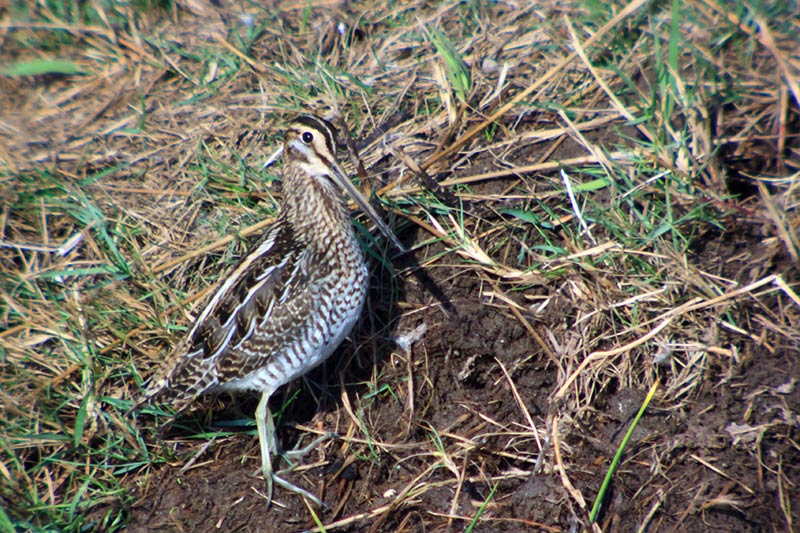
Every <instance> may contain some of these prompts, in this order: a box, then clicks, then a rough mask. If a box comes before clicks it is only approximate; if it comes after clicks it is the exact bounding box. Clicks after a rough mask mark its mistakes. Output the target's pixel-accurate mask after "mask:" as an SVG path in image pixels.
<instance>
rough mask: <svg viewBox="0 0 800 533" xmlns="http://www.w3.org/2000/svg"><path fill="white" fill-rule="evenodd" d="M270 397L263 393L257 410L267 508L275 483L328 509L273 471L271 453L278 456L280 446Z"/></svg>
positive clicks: (314, 497)
mask: <svg viewBox="0 0 800 533" xmlns="http://www.w3.org/2000/svg"><path fill="white" fill-rule="evenodd" d="M269 396H270V395H269V393H268V392H264V393H262V394H261V401H260V402H258V407H257V408H256V428H257V429H258V442H259V444H260V446H261V473H262V474H263V475H264V479H265V480H266V482H267V507H269V505H270V503H272V484H273V482H274V483H277V484H278V485H280V486H281V487H283V488H284V489H286V490H289V491H291V492H295V493H297V494H299V495H301V496H303V497H305V498H308V499H309V500H311V501H312V502H314V503H315V504H317V505H318V506H320V507H327V506H326V505H325V504H324V503H323V502H322V500H320V499H319V498H317V497H316V496H314V495H313V494H311V493H310V492H308V491H307V490H305V489H302V488H300V487H298V486H296V485H293V484H291V483H289V482H288V481H286V480H285V479H283V478H281V477H279V476H278V475H276V474H275V472H274V471H273V470H272V459H271V458H270V452H273V453H276V454H277V450H278V446H277V442H276V440H275V424H274V423H273V421H272V413H270V412H269Z"/></svg>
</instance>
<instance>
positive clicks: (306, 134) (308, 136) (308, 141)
mask: <svg viewBox="0 0 800 533" xmlns="http://www.w3.org/2000/svg"><path fill="white" fill-rule="evenodd" d="M313 140H314V135H312V134H311V132H308V131H306V132H303V142H304V143H306V144H311V141H313Z"/></svg>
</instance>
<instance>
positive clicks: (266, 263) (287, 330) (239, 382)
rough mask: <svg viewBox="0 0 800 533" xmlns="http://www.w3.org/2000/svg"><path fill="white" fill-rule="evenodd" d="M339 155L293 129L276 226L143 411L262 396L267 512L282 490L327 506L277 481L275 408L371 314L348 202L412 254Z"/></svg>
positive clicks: (327, 132)
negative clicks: (286, 390)
mask: <svg viewBox="0 0 800 533" xmlns="http://www.w3.org/2000/svg"><path fill="white" fill-rule="evenodd" d="M337 150H338V144H337V135H336V130H335V129H334V127H333V126H332V125H331V123H330V122H328V121H327V120H325V119H323V118H321V117H319V116H316V115H301V116H299V117H298V118H296V119H295V120H294V121H292V122H291V123H290V124H289V126H288V128H287V131H286V134H285V138H284V142H283V146H282V154H283V160H284V165H283V170H282V197H281V199H280V200H279V205H278V214H277V217H276V220H275V223H274V224H273V225H272V226H271V227H269V228H268V229H267V230H266V231H265V232H264V234H263V235H262V236H261V237H260V238H259V240H258V241H257V242H256V243H255V245H254V246H253V247H252V248H251V249H250V251H249V252H248V253H247V254H246V255H245V256H244V257H243V258H242V259H241V260H240V261H239V263H238V264H237V265H236V266H235V267H233V269H232V270H231V271H230V273H229V274H228V275H227V276H226V277H224V278H223V281H222V282H221V285H220V286H219V288H218V289H217V290H216V292H215V293H214V294H213V296H212V297H211V298H210V299H209V300H208V302H207V303H206V305H205V307H204V308H203V311H202V312H201V313H200V314H199V315H198V317H197V319H196V320H195V321H194V324H193V325H192V327H191V328H190V329H189V330H188V331H187V332H186V334H185V335H184V336H183V337H182V338H181V340H180V341H179V342H178V343H177V344H176V345H175V346H174V348H173V349H172V351H171V352H170V354H169V355H168V357H167V358H166V360H165V362H164V365H163V367H162V368H161V369H160V370H159V371H158V372H156V373H155V374H154V376H153V377H152V378H151V379H150V380H148V382H146V383H145V384H144V386H143V389H144V393H143V397H142V398H141V399H140V400H139V402H137V405H142V404H144V403H154V402H160V403H162V404H164V403H167V404H168V405H169V406H170V407H171V408H172V409H174V411H175V413H176V414H177V413H180V412H182V411H184V410H185V409H187V408H189V407H190V406H191V405H192V404H193V403H194V402H195V401H196V400H197V399H198V397H200V396H201V395H203V394H206V393H216V392H221V391H229V392H246V391H254V392H258V393H260V394H261V398H260V401H259V403H258V407H257V408H256V412H255V419H256V427H257V432H258V438H259V445H260V450H261V473H262V474H263V476H264V479H265V480H266V483H267V491H266V499H267V506H269V504H270V502H271V501H272V493H273V483H274V484H277V485H280V486H281V487H283V488H284V489H287V490H289V491H291V492H294V493H297V494H300V495H302V496H304V497H306V498H308V499H309V500H311V501H313V502H314V503H315V504H317V505H319V506H321V507H322V506H324V504H323V503H322V501H321V500H320V499H319V498H317V497H316V496H314V495H313V494H311V493H310V492H308V491H307V490H305V489H303V488H301V487H298V486H296V485H293V484H292V483H290V482H288V481H286V480H285V479H283V478H281V477H279V476H278V475H277V473H275V472H274V470H273V466H272V457H273V456H275V455H279V451H278V444H277V440H276V436H275V426H274V422H273V420H272V414H271V412H270V409H269V400H270V397H271V396H272V395H273V394H274V393H275V391H276V390H277V389H278V388H280V387H281V386H283V385H285V384H287V383H289V382H291V381H293V380H295V379H297V378H299V377H301V376H303V375H305V374H306V373H307V372H309V371H310V370H311V369H312V368H314V367H315V366H317V365H319V364H320V363H322V362H323V361H325V360H326V359H327V358H328V357H329V356H330V355H331V354H332V353H333V352H334V350H335V349H336V348H337V347H338V346H339V345H340V344H341V343H342V341H343V340H344V339H345V337H346V336H347V335H349V334H350V332H351V331H352V329H353V327H354V325H355V323H356V322H357V320H358V318H359V316H360V315H361V312H362V310H363V307H364V303H365V301H366V297H367V289H368V278H369V276H368V272H367V264H366V260H365V256H364V252H363V251H362V249H361V246H360V244H359V241H358V240H357V239H356V235H355V232H354V231H353V226H352V223H351V217H350V212H349V209H348V208H347V204H346V200H345V195H346V196H349V197H350V198H352V199H353V200H355V202H356V203H357V204H358V206H359V207H360V208H361V209H362V211H364V212H365V213H366V214H367V216H369V218H370V219H372V221H373V222H374V223H375V225H376V226H377V227H378V229H379V230H380V231H381V233H383V234H384V235H385V236H386V237H387V238H388V239H389V240H390V241H391V242H392V243H393V244H394V246H395V247H397V248H398V250H400V252H401V253H403V252H405V251H406V250H405V248H404V247H403V245H402V243H401V242H400V241H399V240H398V238H397V237H396V236H395V234H394V233H393V232H392V230H391V229H390V228H389V226H388V225H387V224H386V223H384V222H383V221H382V220H381V218H380V217H379V216H378V214H377V213H376V212H375V210H374V209H373V207H372V206H371V205H370V203H369V202H368V201H367V199H366V198H365V197H364V196H363V195H362V194H361V193H360V192H359V191H358V189H357V188H356V187H355V186H354V185H353V184H352V183H351V182H350V180H349V179H348V178H347V176H346V174H345V173H344V171H343V170H342V169H341V167H340V166H339V165H338V163H337V162H336V153H337ZM342 193H344V194H342ZM323 438H324V437H323ZM318 440H319V439H318ZM317 443H318V442H317V441H315V442H314V443H312V445H316V444H317ZM307 448H310V446H309V447H307ZM300 451H301V452H304V451H305V449H304V450H300ZM289 453H290V452H285V453H284V454H282V455H288V454H289Z"/></svg>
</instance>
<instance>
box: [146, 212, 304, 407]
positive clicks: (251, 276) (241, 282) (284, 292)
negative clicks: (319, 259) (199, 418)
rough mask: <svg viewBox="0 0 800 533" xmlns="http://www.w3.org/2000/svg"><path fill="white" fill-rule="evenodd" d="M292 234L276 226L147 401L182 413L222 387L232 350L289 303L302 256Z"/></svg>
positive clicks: (229, 281) (210, 306)
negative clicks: (292, 274)
mask: <svg viewBox="0 0 800 533" xmlns="http://www.w3.org/2000/svg"><path fill="white" fill-rule="evenodd" d="M296 244H297V243H295V242H294V236H293V234H292V232H291V229H290V227H289V226H288V225H286V224H280V223H278V224H276V225H275V226H274V227H273V228H272V229H271V230H270V231H269V232H267V233H266V234H265V235H264V237H262V238H261V240H260V241H259V242H258V243H257V244H256V246H254V247H253V249H252V250H251V251H250V253H248V254H247V256H245V257H244V258H243V259H242V260H241V261H240V262H239V264H238V265H237V266H236V267H235V268H234V269H233V271H232V272H231V273H230V274H228V275H227V276H226V278H225V281H224V282H223V283H222V285H221V286H220V288H219V289H218V290H217V291H216V292H215V294H214V296H213V297H212V298H211V300H210V301H209V302H208V303H207V304H206V306H205V308H204V310H203V312H202V313H201V314H200V316H198V317H197V320H195V322H194V325H193V326H192V328H191V329H190V330H189V331H188V332H187V333H186V335H185V336H184V337H183V339H182V340H181V341H180V342H179V343H178V345H176V346H175V348H174V349H173V350H172V352H171V353H170V355H169V356H168V357H167V359H166V360H165V361H164V364H163V366H162V368H161V369H160V371H158V372H157V373H156V374H155V375H154V376H153V378H151V380H150V381H149V382H148V383H147V385H146V388H145V393H144V397H143V399H142V400H141V401H140V402H138V403H137V405H140V404H141V403H144V402H147V401H150V400H152V399H154V398H156V397H163V398H165V399H167V398H168V399H169V400H170V401H172V403H173V407H174V408H175V409H176V410H178V411H180V410H182V409H183V408H185V407H186V406H187V405H188V404H189V403H191V401H192V400H193V399H194V398H196V397H197V396H199V395H200V394H202V393H203V392H205V391H206V390H208V389H210V388H212V387H214V386H215V385H217V384H218V383H219V378H220V376H219V375H218V372H217V371H216V363H217V362H218V361H219V359H220V358H221V357H223V355H224V354H225V353H226V351H227V350H229V349H230V348H231V347H234V346H237V345H239V344H240V343H242V342H244V341H246V340H247V339H248V338H249V336H251V335H252V334H253V330H254V327H255V324H256V322H258V321H263V320H269V319H270V316H271V314H272V313H273V311H274V310H275V308H276V307H279V305H280V303H281V302H282V301H285V300H286V299H287V298H288V297H289V292H290V291H291V290H292V286H293V285H294V283H287V278H288V277H289V276H287V271H289V270H291V271H294V270H295V267H296V266H297V262H298V253H297V252H293V250H296V249H297V246H296Z"/></svg>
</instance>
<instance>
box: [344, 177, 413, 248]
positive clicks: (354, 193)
mask: <svg viewBox="0 0 800 533" xmlns="http://www.w3.org/2000/svg"><path fill="white" fill-rule="evenodd" d="M331 169H332V170H333V172H332V174H333V176H332V177H333V179H335V180H336V182H337V183H338V184H339V186H340V187H341V188H342V189H344V191H345V192H346V193H347V195H348V196H350V198H352V199H353V200H355V202H356V203H357V204H358V206H359V207H360V208H361V210H362V211H364V212H365V213H366V214H367V216H368V217H369V218H370V219H372V221H373V222H374V223H375V225H376V226H378V229H379V230H381V233H383V235H384V236H385V237H386V238H387V239H389V240H390V241H392V244H394V245H395V246H396V247H397V249H398V250H400V251H401V252H402V253H405V252H406V249H405V247H404V246H403V244H402V243H401V242H400V240H399V239H398V238H397V237H396V236H395V234H394V232H392V230H391V229H390V228H389V226H387V225H386V223H385V222H384V221H383V220H381V218H380V217H379V216H378V213H376V212H375V209H373V208H372V206H371V205H370V204H369V202H368V201H367V199H366V198H364V195H363V194H361V192H360V191H359V190H358V189H356V188H355V186H354V185H353V184H352V183H350V180H349V179H347V176H346V175H345V173H344V172H343V171H342V169H341V168H340V167H339V165H337V164H336V163H333V164H332V165H331Z"/></svg>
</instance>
